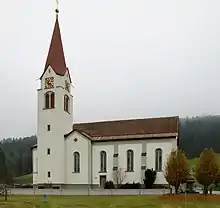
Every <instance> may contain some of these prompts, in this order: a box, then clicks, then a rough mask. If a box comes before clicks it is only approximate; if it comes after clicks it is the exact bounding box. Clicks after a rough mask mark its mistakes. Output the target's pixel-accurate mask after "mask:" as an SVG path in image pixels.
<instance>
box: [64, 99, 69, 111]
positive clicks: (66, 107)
mask: <svg viewBox="0 0 220 208" xmlns="http://www.w3.org/2000/svg"><path fill="white" fill-rule="evenodd" d="M69 103H70V99H69V97H68V96H67V95H64V110H65V111H66V112H69Z"/></svg>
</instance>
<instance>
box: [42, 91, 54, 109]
mask: <svg viewBox="0 0 220 208" xmlns="http://www.w3.org/2000/svg"><path fill="white" fill-rule="evenodd" d="M44 97H45V109H50V108H55V94H54V92H47V93H46V94H45V96H44Z"/></svg>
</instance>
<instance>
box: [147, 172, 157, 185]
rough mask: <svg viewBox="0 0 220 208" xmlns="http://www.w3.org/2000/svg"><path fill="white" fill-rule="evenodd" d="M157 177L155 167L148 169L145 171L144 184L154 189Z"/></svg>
mask: <svg viewBox="0 0 220 208" xmlns="http://www.w3.org/2000/svg"><path fill="white" fill-rule="evenodd" d="M156 177H157V172H156V171H154V170H153V169H147V170H146V171H145V179H144V185H145V188H146V189H152V187H153V184H154V182H155V180H156Z"/></svg>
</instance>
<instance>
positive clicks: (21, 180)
mask: <svg viewBox="0 0 220 208" xmlns="http://www.w3.org/2000/svg"><path fill="white" fill-rule="evenodd" d="M13 181H14V183H15V184H32V183H33V175H32V174H28V175H23V176H20V177H15V178H13Z"/></svg>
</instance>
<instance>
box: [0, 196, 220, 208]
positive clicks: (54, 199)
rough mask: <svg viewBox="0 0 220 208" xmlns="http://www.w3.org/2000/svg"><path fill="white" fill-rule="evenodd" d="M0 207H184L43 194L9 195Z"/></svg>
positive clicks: (209, 203) (190, 205) (190, 206)
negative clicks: (45, 197)
mask: <svg viewBox="0 0 220 208" xmlns="http://www.w3.org/2000/svg"><path fill="white" fill-rule="evenodd" d="M1 200H3V198H1V197H0V207H1V208H6V207H7V208H12V207H13V208H24V207H45V208H46V207H62V208H65V207H66V208H67V207H68V208H70V207H82V208H83V207H87V208H103V207H106V208H108V207H111V208H116V207H120V208H137V207H154V208H157V207H158V208H177V207H178V208H184V207H185V203H184V200H183V201H182V200H172V201H169V200H161V199H158V198H157V197H156V196H48V198H47V201H46V202H44V201H43V196H9V199H8V200H9V201H8V202H7V203H6V202H3V201H2V202H1ZM195 207H200V208H206V207H212V208H217V207H219V203H218V201H217V200H216V201H214V200H204V201H201V200H200V201H188V202H187V208H195Z"/></svg>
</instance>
